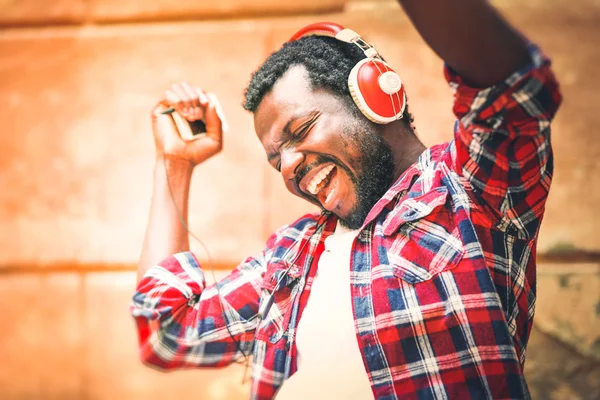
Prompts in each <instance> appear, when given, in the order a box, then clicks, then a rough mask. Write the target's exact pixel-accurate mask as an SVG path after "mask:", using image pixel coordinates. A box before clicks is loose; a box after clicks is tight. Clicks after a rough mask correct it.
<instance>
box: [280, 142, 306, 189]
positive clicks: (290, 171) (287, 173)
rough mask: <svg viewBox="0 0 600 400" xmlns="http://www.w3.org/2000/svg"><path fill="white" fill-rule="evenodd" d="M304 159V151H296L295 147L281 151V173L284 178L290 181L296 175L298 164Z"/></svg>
mask: <svg viewBox="0 0 600 400" xmlns="http://www.w3.org/2000/svg"><path fill="white" fill-rule="evenodd" d="M303 159H304V156H303V155H302V153H299V152H297V151H295V150H294V149H293V148H288V149H283V150H282V151H281V175H282V176H283V179H284V180H286V181H289V180H291V179H294V178H295V177H296V172H297V170H298V166H299V165H300V163H302V160H303Z"/></svg>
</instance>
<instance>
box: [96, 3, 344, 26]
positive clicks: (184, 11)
mask: <svg viewBox="0 0 600 400" xmlns="http://www.w3.org/2000/svg"><path fill="white" fill-rule="evenodd" d="M345 2H346V0H303V1H288V2H285V1H278V0H259V1H254V2H247V1H242V0H222V1H210V0H201V1H194V0H185V1H178V2H172V1H169V0H160V1H153V2H151V3H149V2H147V1H143V0H124V1H123V0H90V18H91V19H92V20H94V21H115V20H148V19H151V20H154V19H180V18H183V19H190V18H206V17H234V16H248V15H269V14H271V15H272V14H301V13H322V12H331V11H341V10H342V8H343V6H344V3H345Z"/></svg>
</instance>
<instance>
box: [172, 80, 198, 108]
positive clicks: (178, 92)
mask: <svg viewBox="0 0 600 400" xmlns="http://www.w3.org/2000/svg"><path fill="white" fill-rule="evenodd" d="M170 91H171V92H173V93H174V94H175V96H176V98H177V100H178V101H177V102H176V103H174V104H173V106H174V107H175V109H176V110H177V112H179V113H180V114H190V113H191V112H192V109H193V105H192V99H191V98H190V96H189V95H188V93H187V91H186V90H185V89H184V88H183V87H182V86H181V84H177V83H175V84H173V85H171V88H170Z"/></svg>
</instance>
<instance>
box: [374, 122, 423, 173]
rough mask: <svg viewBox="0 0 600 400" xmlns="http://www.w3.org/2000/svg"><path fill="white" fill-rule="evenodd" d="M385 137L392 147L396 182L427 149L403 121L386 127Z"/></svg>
mask: <svg viewBox="0 0 600 400" xmlns="http://www.w3.org/2000/svg"><path fill="white" fill-rule="evenodd" d="M383 138H384V139H385V141H386V142H387V144H388V145H389V146H390V148H391V149H392V154H393V155H394V161H395V164H396V168H395V169H394V182H395V181H396V180H398V178H400V176H401V175H402V174H403V173H404V171H406V170H407V169H408V168H409V167H410V166H411V165H413V164H414V163H415V162H417V160H418V159H419V156H420V155H421V153H423V151H425V149H426V147H425V145H424V144H423V143H422V142H421V141H420V140H419V138H418V137H417V135H416V134H415V133H413V132H412V130H410V129H409V128H408V127H407V126H406V124H405V123H404V122H403V121H396V122H393V123H391V124H389V125H386V126H385V127H384V132H383Z"/></svg>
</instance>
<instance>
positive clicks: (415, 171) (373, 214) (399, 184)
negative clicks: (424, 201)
mask: <svg viewBox="0 0 600 400" xmlns="http://www.w3.org/2000/svg"><path fill="white" fill-rule="evenodd" d="M447 146H448V144H447V143H443V144H438V145H435V146H432V147H430V148H428V149H425V151H423V153H421V155H420V156H419V158H418V159H417V161H416V162H415V163H414V164H412V165H411V166H410V167H408V169H407V170H406V171H404V172H403V173H402V175H400V177H399V178H398V180H396V182H394V184H393V185H392V186H391V187H390V188H389V189H388V191H387V192H386V193H385V194H384V195H383V197H382V198H381V199H379V201H378V202H377V203H376V204H375V206H373V208H372V209H371V211H370V212H369V214H368V215H367V218H366V219H365V222H364V223H363V226H362V228H361V230H362V229H363V228H364V227H365V226H366V225H367V224H369V223H371V221H373V220H374V219H375V218H377V216H378V215H379V214H380V213H381V212H382V211H383V209H384V208H385V207H386V206H388V204H390V203H391V202H392V201H397V202H400V201H401V200H402V199H403V198H404V197H405V196H406V195H407V194H408V193H409V192H410V191H411V188H412V187H413V184H414V183H415V181H416V180H417V179H418V178H419V177H420V176H421V175H422V174H423V172H424V171H425V170H426V169H427V168H429V167H430V165H432V164H436V163H437V162H439V161H440V160H441V158H442V153H443V152H444V150H445V149H446V148H447Z"/></svg>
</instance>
